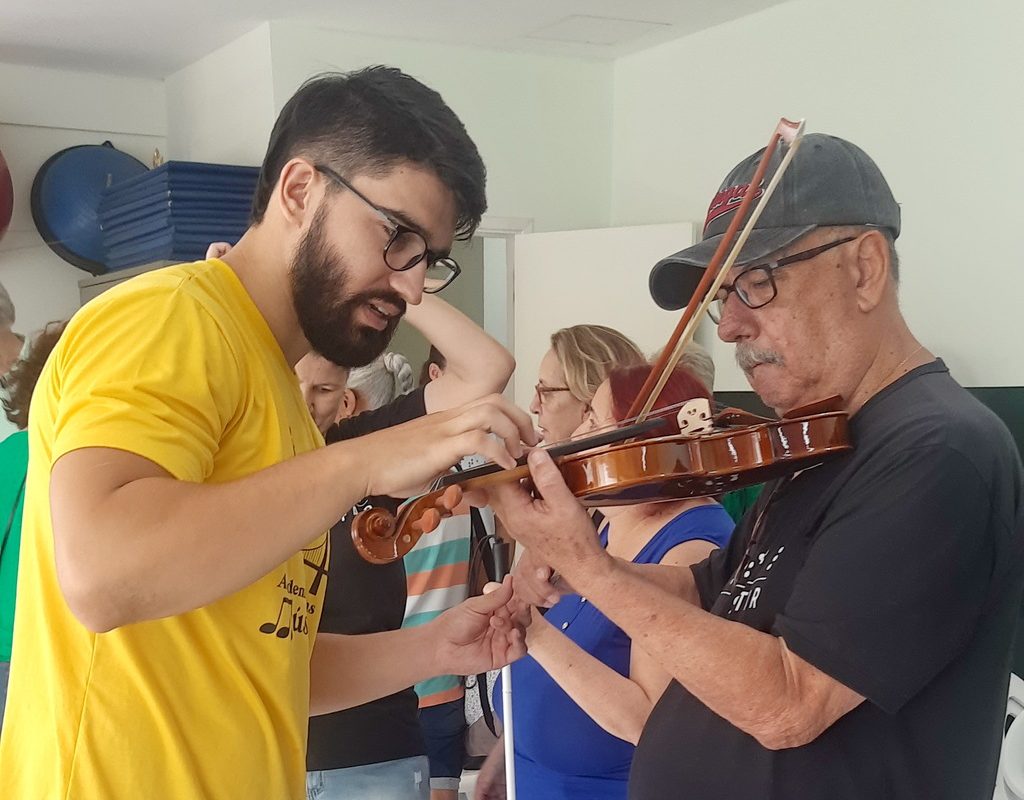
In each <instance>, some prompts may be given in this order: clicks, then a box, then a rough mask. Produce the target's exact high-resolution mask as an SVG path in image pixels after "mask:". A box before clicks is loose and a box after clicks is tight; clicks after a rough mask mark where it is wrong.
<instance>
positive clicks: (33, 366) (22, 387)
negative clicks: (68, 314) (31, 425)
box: [3, 322, 68, 430]
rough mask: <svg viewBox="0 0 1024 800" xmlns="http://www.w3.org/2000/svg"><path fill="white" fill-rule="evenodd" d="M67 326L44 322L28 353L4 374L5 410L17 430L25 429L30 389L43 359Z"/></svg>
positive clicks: (59, 323) (33, 384)
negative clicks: (45, 324) (5, 390)
mask: <svg viewBox="0 0 1024 800" xmlns="http://www.w3.org/2000/svg"><path fill="white" fill-rule="evenodd" d="M67 326H68V324H67V322H51V323H49V324H47V326H46V327H45V328H44V329H43V332H42V333H40V334H39V335H38V336H37V337H36V338H35V339H34V340H33V342H32V346H31V347H30V348H29V351H28V356H27V357H26V358H24V359H22V360H21V361H17V362H15V364H14V366H13V367H12V368H11V371H10V372H9V373H7V375H6V376H5V377H4V388H6V389H7V396H6V397H4V399H3V403H4V412H5V413H6V414H7V419H9V420H10V421H11V422H12V423H14V424H15V425H17V426H18V428H19V429H20V430H25V428H27V427H28V412H29V406H31V405H32V392H34V391H35V388H36V382H37V381H38V380H39V376H40V375H41V374H42V372H43V366H45V364H46V359H48V358H49V357H50V353H51V352H52V351H53V348H54V347H56V346H57V341H58V340H59V339H60V337H61V334H62V333H64V329H65V328H66V327H67Z"/></svg>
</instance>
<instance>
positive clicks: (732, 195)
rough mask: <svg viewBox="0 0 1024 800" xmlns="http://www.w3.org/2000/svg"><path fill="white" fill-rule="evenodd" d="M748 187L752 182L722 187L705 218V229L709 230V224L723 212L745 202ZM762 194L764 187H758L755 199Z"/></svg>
mask: <svg viewBox="0 0 1024 800" xmlns="http://www.w3.org/2000/svg"><path fill="white" fill-rule="evenodd" d="M748 188H750V184H749V183H744V184H740V185H739V186H730V187H728V188H727V189H722V191H720V192H719V193H718V194H716V195H715V199H714V200H712V201H711V205H710V206H708V216H707V219H705V220H704V230H707V229H708V225H710V224H711V223H712V222H714V221H715V220H716V219H718V218H719V217H720V216H722V214H728V213H729V212H730V211H733V210H735V209H736V208H738V207H739V204H740V203H742V202H743V198H744V196H745V195H746V194H747V189H748ZM762 194H764V189H763V188H761V187H760V186H759V187H757V194H755V195H754V199H755V200H757V198H759V197H760V196H761V195H762Z"/></svg>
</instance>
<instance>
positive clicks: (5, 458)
mask: <svg viewBox="0 0 1024 800" xmlns="http://www.w3.org/2000/svg"><path fill="white" fill-rule="evenodd" d="M27 470H28V431H18V432H17V433H12V434H11V435H10V436H8V437H7V438H6V439H4V440H3V441H2V442H0V542H2V543H3V544H2V545H0V661H10V660H11V633H12V632H13V630H14V595H15V591H16V589H17V586H18V551H19V550H20V549H21V512H22V508H23V507H24V504H25V492H24V491H23V489H24V483H25V473H26V471H27ZM12 510H13V512H14V513H13V515H12V513H11V511H12Z"/></svg>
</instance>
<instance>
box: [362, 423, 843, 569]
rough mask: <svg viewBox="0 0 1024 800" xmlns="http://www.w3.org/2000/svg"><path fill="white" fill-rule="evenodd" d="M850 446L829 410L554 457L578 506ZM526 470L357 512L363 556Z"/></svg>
mask: <svg viewBox="0 0 1024 800" xmlns="http://www.w3.org/2000/svg"><path fill="white" fill-rule="evenodd" d="M850 449H851V445H850V442H849V435H848V417H847V415H846V414H845V413H844V412H841V411H832V412H823V413H817V414H811V415H809V416H802V417H794V418H787V419H782V420H776V421H761V422H759V423H757V424H754V425H744V426H741V427H735V428H726V429H722V430H718V429H712V430H711V431H710V432H707V433H702V434H698V435H690V436H685V435H677V436H661V437H656V438H653V439H643V440H641V441H637V442H628V443H624V444H618V445H614V446H611V447H600V448H596V449H593V450H590V451H584V452H582V453H576V454H574V455H566V456H559V457H557V458H556V459H555V463H556V464H558V467H559V470H560V471H561V473H562V476H563V477H564V478H565V482H566V485H567V486H568V487H569V489H570V490H571V491H572V493H573V494H574V495H575V496H576V497H577V498H578V499H579V501H580V503H582V504H583V505H584V506H615V505H629V504H634V503H657V502H668V501H672V500H681V499H685V498H689V497H706V496H710V495H717V494H721V493H722V492H727V491H731V490H733V489H739V488H741V487H744V486H750V485H753V484H758V483H763V482H764V481H767V480H771V479H772V478H775V477H779V476H781V475H786V474H789V473H792V472H795V471H797V470H799V469H802V468H807V467H810V466H813V465H815V464H819V463H821V462H823V461H825V460H827V459H828V458H830V457H832V456H835V455H839V454H841V453H844V452H846V451H847V450H850ZM529 476H530V472H529V469H528V468H527V467H525V466H521V467H516V468H515V469H511V470H502V471H497V472H489V473H488V474H485V475H479V476H477V475H473V474H472V473H469V474H468V475H467V477H466V478H465V479H464V480H461V479H460V480H459V482H458V483H457V484H455V485H450V486H448V487H446V488H445V489H442V490H439V491H436V492H431V493H429V494H425V495H423V496H422V497H418V498H415V499H413V500H410V501H409V502H408V503H406V504H404V505H403V506H402V507H401V508H400V509H399V511H398V514H397V516H396V515H393V514H391V512H389V511H388V510H387V509H383V508H372V509H368V510H366V511H363V512H361V513H359V514H357V515H356V517H355V519H354V520H353V522H352V539H353V541H354V543H355V546H356V549H357V550H358V551H359V553H360V555H362V556H363V558H365V559H366V560H367V561H370V562H371V563H374V564H387V563H390V562H391V561H395V560H396V559H399V558H402V557H403V556H404V555H405V554H406V553H408V552H409V551H410V550H411V549H412V548H413V546H414V545H415V544H416V542H417V541H418V540H419V537H420V536H421V535H423V533H426V532H428V531H430V530H433V528H435V527H436V526H437V524H438V523H439V522H440V521H441V519H442V518H443V517H446V516H450V511H449V509H450V508H453V507H454V506H456V505H458V503H459V501H460V500H461V496H462V490H463V489H465V490H472V489H486V488H487V487H488V486H493V485H495V484H498V483H503V482H508V481H514V480H528V479H529Z"/></svg>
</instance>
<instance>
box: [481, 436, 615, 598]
mask: <svg viewBox="0 0 1024 800" xmlns="http://www.w3.org/2000/svg"><path fill="white" fill-rule="evenodd" d="M528 463H529V465H530V476H531V478H532V480H533V485H534V489H535V492H536V495H537V496H531V495H530V494H529V493H528V492H527V491H526V490H525V489H524V488H523V487H522V486H521V485H519V484H518V483H515V484H503V485H498V486H494V487H491V488H489V489H488V491H487V495H488V499H489V501H490V504H491V506H492V507H493V508H494V511H495V513H496V514H497V515H498V516H499V517H500V518H501V521H502V523H503V524H504V525H505V528H506V530H507V531H508V532H509V533H510V534H511V536H512V537H513V538H514V539H515V540H516V541H518V542H520V543H521V544H522V545H523V546H525V547H526V549H527V550H528V552H529V560H528V561H527V562H526V564H525V565H521V566H520V568H519V569H518V570H517V573H516V574H517V582H518V581H520V580H522V581H523V583H524V584H525V585H524V586H522V587H521V588H522V591H521V592H519V594H520V596H521V597H522V598H523V599H524V600H529V601H530V602H532V603H534V604H535V605H541V606H550V605H552V601H554V602H557V600H558V590H557V589H555V588H554V587H552V586H550V584H549V585H548V587H547V588H545V587H544V583H546V582H547V581H548V580H549V579H550V577H551V575H550V572H549V571H548V570H550V569H553V570H555V571H556V572H558V573H559V574H560V575H562V576H564V577H565V578H566V579H567V580H568V582H569V583H570V584H572V585H577V584H576V582H575V581H574V580H573V577H574V576H576V575H580V574H582V573H583V571H584V570H588V569H593V568H600V567H601V566H602V565H605V564H606V562H608V561H610V556H608V554H607V553H606V552H605V550H604V548H602V547H601V543H600V542H599V541H598V538H597V535H596V534H595V532H594V525H593V522H592V521H591V519H590V517H589V516H588V515H587V512H586V511H585V510H584V509H583V506H581V505H580V504H579V502H578V501H577V500H576V498H575V497H573V495H572V492H570V491H569V488H568V487H567V486H566V485H565V481H564V480H563V479H562V474H561V473H560V472H559V471H558V468H557V467H556V466H555V464H554V462H553V461H552V460H551V457H550V456H549V455H548V454H547V453H546V452H544V451H543V450H535V451H533V452H532V453H530V456H529V459H528ZM526 558H527V556H524V559H526ZM531 572H532V574H531ZM542 573H543V576H542Z"/></svg>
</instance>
